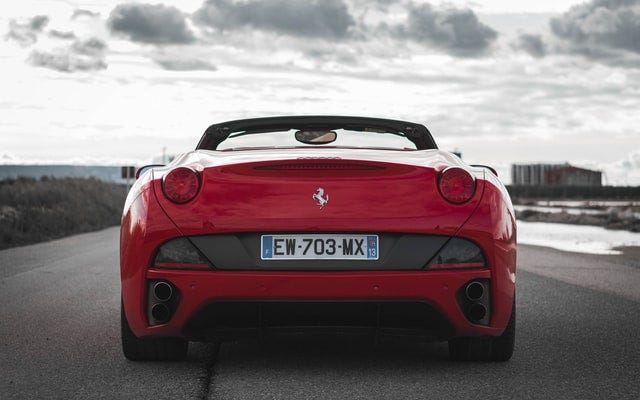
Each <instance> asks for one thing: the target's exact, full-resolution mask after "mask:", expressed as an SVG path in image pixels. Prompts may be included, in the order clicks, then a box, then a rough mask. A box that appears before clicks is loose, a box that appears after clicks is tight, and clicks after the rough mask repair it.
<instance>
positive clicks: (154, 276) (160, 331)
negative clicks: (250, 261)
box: [123, 269, 513, 340]
mask: <svg viewBox="0 0 640 400" xmlns="http://www.w3.org/2000/svg"><path fill="white" fill-rule="evenodd" d="M491 278H492V277H491V270H490V269H469V270H449V271H348V272H335V271H331V272H328V271H323V272H312V271H307V272H298V271H278V272H276V271H273V272H256V271H237V272H235V271H234V272H231V271H177V270H157V269H150V270H147V272H146V279H147V280H166V281H168V282H170V283H171V284H172V285H174V287H175V288H176V289H177V290H178V292H179V293H180V295H179V296H180V297H179V303H178V305H177V307H176V309H175V312H174V314H173V316H172V317H171V319H170V320H169V321H168V322H167V323H165V324H161V325H154V326H149V324H148V320H147V311H146V310H147V304H146V303H147V301H146V299H147V298H148V297H147V294H146V293H144V292H142V293H141V292H140V291H138V290H135V291H131V292H129V291H127V290H126V288H125V287H123V289H124V290H123V301H124V306H125V312H126V315H127V319H128V321H129V324H130V326H131V329H132V331H133V332H134V333H135V334H136V336H139V337H149V336H158V337H160V336H165V337H167V336H171V337H184V338H187V339H190V340H206V339H207V336H210V335H214V336H217V335H219V336H226V335H228V334H230V333H231V334H234V335H235V334H242V333H252V332H253V333H257V331H258V330H259V328H261V327H262V326H261V325H262V322H263V321H264V319H262V318H261V317H260V316H259V315H258V317H256V318H253V317H251V316H255V315H256V314H255V313H259V312H261V311H260V310H263V308H262V306H261V304H267V308H266V309H265V310H267V311H265V312H272V315H271V316H270V317H268V318H267V320H269V321H274V318H275V319H276V320H277V321H278V323H275V324H267V325H270V326H268V327H269V328H276V327H278V328H285V329H287V328H296V326H289V327H287V326H283V325H287V324H288V322H290V321H289V320H286V319H285V320H282V319H280V320H279V319H278V318H279V317H274V315H275V314H273V310H274V306H273V304H274V302H275V303H277V304H284V305H285V307H284V309H285V310H286V305H287V304H301V303H306V304H307V306H303V307H302V308H299V309H298V310H299V311H300V310H301V311H302V312H304V310H305V308H304V307H310V308H307V310H308V311H309V313H311V314H313V313H315V312H317V310H318V308H317V305H318V304H321V303H323V302H324V303H325V304H328V303H331V304H332V306H331V307H333V306H337V307H338V308H339V304H340V303H341V302H343V303H344V304H345V305H346V304H349V306H346V307H345V308H344V310H349V309H350V310H353V311H354V314H353V315H354V316H355V315H359V317H358V318H356V320H355V321H354V324H349V323H345V321H344V315H343V317H341V318H342V319H340V321H339V322H340V324H339V325H340V326H341V327H343V328H351V327H354V326H355V325H357V327H359V328H364V329H365V330H366V329H371V328H376V327H382V328H390V330H391V331H393V330H394V329H395V328H401V327H404V325H403V324H402V323H398V321H397V318H396V322H395V323H393V324H385V323H382V325H381V326H378V325H379V324H376V323H372V322H371V319H370V318H366V315H373V314H372V313H379V312H380V310H382V312H383V313H384V314H385V315H395V316H397V317H398V318H402V315H403V314H402V312H399V310H401V309H402V307H403V306H401V304H407V306H406V307H407V308H411V307H413V308H414V309H416V310H418V311H417V312H418V313H419V312H420V311H419V307H420V306H419V304H424V305H425V308H424V309H425V315H426V316H425V319H424V321H426V322H424V321H422V322H419V323H418V322H415V321H413V322H412V321H407V322H408V324H407V327H414V328H418V329H416V331H418V333H419V331H420V330H422V331H424V332H423V333H424V334H425V336H434V337H435V338H440V339H446V338H448V337H454V336H498V335H500V334H502V332H503V331H504V328H505V326H506V323H505V322H504V321H507V320H508V314H510V312H511V304H512V301H513V294H512V291H511V290H509V289H508V288H504V287H500V285H498V283H497V282H496V280H495V279H491ZM473 279H489V280H490V282H491V284H490V286H491V309H492V313H491V320H490V322H489V325H478V324H473V323H471V322H470V321H469V320H468V319H467V318H466V317H465V315H464V313H463V311H462V309H461V306H460V304H459V302H458V299H457V294H458V293H459V291H460V289H461V288H463V286H464V285H465V284H466V283H467V282H469V281H471V280H473ZM127 293H129V294H131V296H128V295H127ZM510 293H511V294H510ZM216 304H218V305H219V304H227V305H229V304H232V305H233V304H235V305H238V304H242V306H241V307H240V308H239V310H245V312H246V313H247V314H246V315H247V316H249V317H247V321H246V324H244V325H243V324H241V325H239V326H226V328H230V329H219V328H221V326H220V325H219V324H216V323H215V321H212V319H215V318H216V314H215V313H211V312H210V310H211V309H212V307H213V308H215V307H216ZM314 304H315V306H314ZM355 304H357V305H355ZM388 304H393V305H392V306H388ZM416 304H418V305H416ZM243 307H244V308H243ZM247 307H248V308H247ZM314 307H316V308H314ZM331 307H329V308H326V307H324V306H323V307H321V308H322V309H323V310H325V311H327V310H329V312H330V310H331ZM359 307H360V308H359ZM398 307H400V308H398ZM416 307H418V308H416ZM228 310H233V307H231V308H229V309H228ZM269 310H271V311H269ZM314 310H315V311H314ZM375 310H378V311H375ZM325 311H323V313H324V314H323V315H324V317H322V318H320V320H318V321H317V324H314V323H313V322H312V321H310V320H308V321H306V322H307V324H306V325H307V326H306V327H311V326H313V327H314V328H317V327H319V326H324V325H327V326H329V325H335V324H334V323H335V322H336V321H333V320H331V319H330V318H329V319H326V312H325ZM345 312H346V311H345ZM432 312H433V313H432ZM415 314H416V313H413V314H411V315H412V316H411V317H408V318H409V319H411V318H414V317H415ZM238 315H240V316H241V315H242V312H241V311H238ZM254 320H255V321H257V322H255V323H254ZM388 320H389V317H385V316H384V315H383V317H382V321H388ZM429 320H432V321H431V322H433V324H429V323H428V322H429ZM194 321H196V322H194ZM207 321H208V322H211V324H209V323H207ZM378 321H380V319H379V318H378ZM443 321H444V322H443ZM194 324H195V325H194ZM223 325H224V324H223ZM352 325H354V326H352ZM434 327H435V328H434ZM222 328H225V326H222Z"/></svg>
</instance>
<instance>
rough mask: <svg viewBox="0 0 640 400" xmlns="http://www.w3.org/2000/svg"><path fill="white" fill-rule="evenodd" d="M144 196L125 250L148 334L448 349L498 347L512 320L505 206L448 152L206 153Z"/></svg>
mask: <svg viewBox="0 0 640 400" xmlns="http://www.w3.org/2000/svg"><path fill="white" fill-rule="evenodd" d="M263 160H269V161H263ZM137 185H138V189H137V190H136V195H135V199H133V198H130V199H129V200H128V208H127V209H126V210H125V214H124V217H123V224H122V231H123V235H122V238H123V239H122V243H121V260H122V262H121V272H122V278H123V279H122V287H123V304H124V311H125V314H126V317H127V320H128V325H129V326H130V329H131V332H132V333H133V334H134V335H135V336H136V337H140V338H144V337H149V338H151V337H155V338H158V337H170V338H181V339H186V340H194V341H206V340H224V339H227V338H235V337H238V336H244V335H258V334H264V333H269V332H291V331H293V332H300V331H325V330H330V331H353V332H371V333H376V334H394V335H415V336H417V337H420V338H425V339H436V340H449V339H452V338H457V337H466V338H468V337H500V335H502V334H503V333H504V332H505V329H506V328H507V325H508V323H509V321H510V317H511V314H512V305H513V302H514V295H515V294H514V287H515V257H516V249H515V228H514V226H515V224H514V219H513V210H512V208H511V205H510V202H509V199H508V195H507V194H506V191H505V190H504V187H503V186H502V184H501V183H500V182H499V181H498V180H497V178H495V176H493V175H492V174H491V172H489V171H488V170H486V169H484V168H475V169H474V168H470V167H468V166H466V165H465V164H463V163H462V162H461V161H460V160H459V159H458V158H457V157H455V156H453V155H450V154H449V153H446V152H441V151H438V150H428V151H404V152H403V151H383V150H379V151H374V150H357V149H332V150H331V151H311V150H308V149H300V150H292V151H289V152H287V153H286V154H285V153H283V152H279V151H277V150H263V151H261V150H253V151H247V152H228V153H227V152H216V151H202V150H201V151H196V152H192V153H188V154H187V155H185V156H184V157H182V158H181V159H179V160H176V161H174V163H172V165H170V166H168V167H166V168H160V169H155V170H153V171H151V172H149V173H147V174H145V176H144V177H143V179H141V182H139V183H138V184H137ZM131 197H133V196H131Z"/></svg>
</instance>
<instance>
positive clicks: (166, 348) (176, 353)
mask: <svg viewBox="0 0 640 400" xmlns="http://www.w3.org/2000/svg"><path fill="white" fill-rule="evenodd" d="M120 326H121V335H122V352H123V353H124V356H125V357H127V358H128V359H129V360H131V361H178V360H182V359H183V358H185V357H186V355H187V349H188V346H189V342H188V341H186V340H184V339H181V338H153V339H141V338H139V337H137V336H136V335H135V334H134V333H133V332H132V331H131V328H130V327H129V321H127V316H126V315H125V314H124V307H123V306H122V303H121V304H120Z"/></svg>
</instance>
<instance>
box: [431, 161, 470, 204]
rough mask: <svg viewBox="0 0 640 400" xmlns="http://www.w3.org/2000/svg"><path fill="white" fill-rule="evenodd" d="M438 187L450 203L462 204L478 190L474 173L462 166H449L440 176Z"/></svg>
mask: <svg viewBox="0 0 640 400" xmlns="http://www.w3.org/2000/svg"><path fill="white" fill-rule="evenodd" d="M438 189H439V190H440V194H441V195H442V197H443V198H444V199H445V200H447V201H448V202H450V203H454V204H462V203H466V202H467V201H469V200H470V199H471V198H472V197H473V194H474V193H475V191H476V181H475V178H474V177H473V175H471V174H470V173H469V172H467V171H466V170H464V169H462V168H460V167H449V168H447V169H445V170H444V171H442V172H441V173H440V175H439V177H438Z"/></svg>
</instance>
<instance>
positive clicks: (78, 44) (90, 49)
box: [71, 38, 107, 56]
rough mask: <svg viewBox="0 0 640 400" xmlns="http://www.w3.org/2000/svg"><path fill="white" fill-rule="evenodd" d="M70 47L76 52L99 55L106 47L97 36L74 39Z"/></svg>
mask: <svg viewBox="0 0 640 400" xmlns="http://www.w3.org/2000/svg"><path fill="white" fill-rule="evenodd" d="M71 47H72V49H73V50H74V51H75V52H76V53H77V54H86V55H91V56H99V55H102V54H103V52H104V51H105V50H106V49H107V44H106V43H105V42H104V41H102V40H100V39H98V38H90V39H87V40H76V41H75V42H74V43H73V45H72V46H71Z"/></svg>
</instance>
